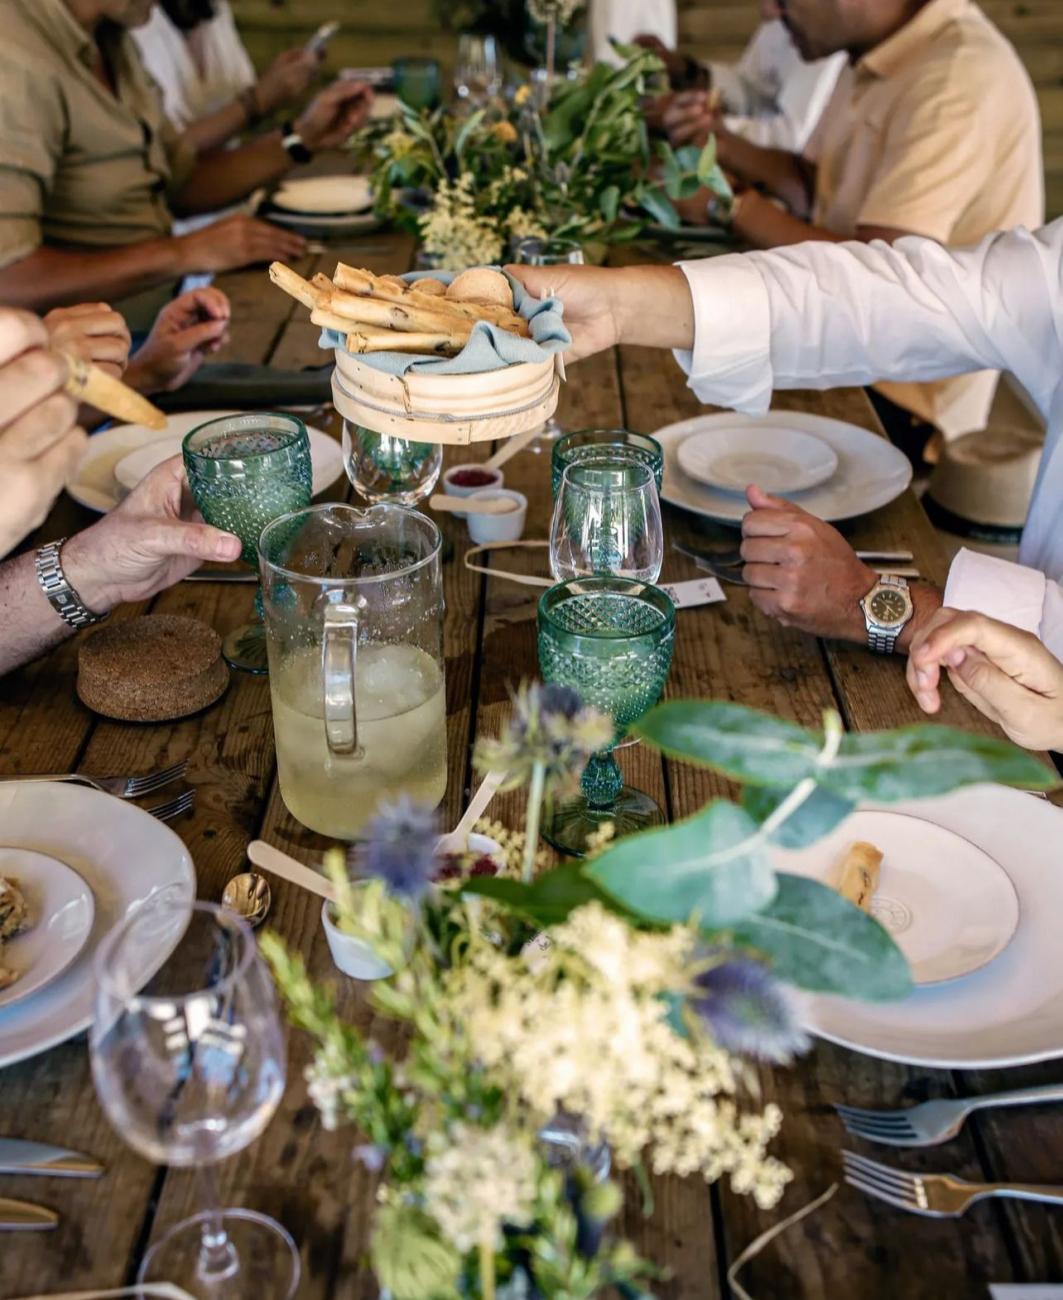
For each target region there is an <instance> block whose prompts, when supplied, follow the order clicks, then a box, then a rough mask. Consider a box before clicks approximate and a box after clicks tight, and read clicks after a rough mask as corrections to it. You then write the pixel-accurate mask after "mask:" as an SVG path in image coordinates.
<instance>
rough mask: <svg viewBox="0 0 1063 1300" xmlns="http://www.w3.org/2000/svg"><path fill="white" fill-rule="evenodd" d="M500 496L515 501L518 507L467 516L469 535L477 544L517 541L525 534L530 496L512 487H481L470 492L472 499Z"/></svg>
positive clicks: (487, 498)
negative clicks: (502, 511) (497, 512)
mask: <svg viewBox="0 0 1063 1300" xmlns="http://www.w3.org/2000/svg"><path fill="white" fill-rule="evenodd" d="M499 497H503V498H507V499H508V500H510V501H512V502H514V503H515V506H516V508H515V509H513V510H507V511H506V513H505V514H503V515H476V514H468V515H466V516H465V522H466V524H467V525H468V527H469V536H470V537H471V538H472V540H473V541H474V542H475V543H476V544H477V546H482V545H483V544H484V543H485V542H516V541H519V540H520V538H521V537H522V536H523V535H524V524H525V521H526V519H527V517H528V498H527V497H526V496H525V495H524V493H523V492H514V491H513V489H512V488H480V490H479V491H478V492H472V493H470V494H469V500H470V501H491V500H496V499H498V498H499Z"/></svg>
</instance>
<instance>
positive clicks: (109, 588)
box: [63, 456, 242, 614]
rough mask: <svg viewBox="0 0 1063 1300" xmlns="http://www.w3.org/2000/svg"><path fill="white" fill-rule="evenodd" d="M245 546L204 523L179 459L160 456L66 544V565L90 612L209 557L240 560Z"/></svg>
mask: <svg viewBox="0 0 1063 1300" xmlns="http://www.w3.org/2000/svg"><path fill="white" fill-rule="evenodd" d="M241 549H242V548H241V543H240V539H239V538H238V537H234V536H233V535H232V534H231V533H223V532H222V531H221V530H220V529H218V528H211V527H210V526H209V525H208V524H205V523H203V522H202V517H201V516H200V514H199V513H198V511H196V509H195V507H194V506H193V505H192V502H191V498H190V496H189V494H188V492H187V483H186V480H185V471H184V465H183V464H182V461H181V457H180V456H174V457H172V458H171V459H170V460H167V461H163V463H162V464H161V465H159V466H157V467H156V468H155V469H154V470H152V472H151V473H150V474H149V475H148V476H147V478H145V479H144V481H143V482H142V483H140V484H139V485H138V486H137V487H136V488H134V489H133V491H132V492H130V494H129V495H128V496H127V497H126V498H125V499H124V500H123V501H122V502H121V504H119V505H118V506H116V507H115V508H114V510H112V511H111V513H110V514H109V515H105V516H104V517H103V518H102V519H101V520H100V521H99V522H98V523H95V524H93V525H92V527H91V528H86V529H85V531H84V532H82V533H78V534H77V535H76V536H75V537H72V538H71V539H70V540H69V541H68V542H67V543H66V545H65V546H64V547H63V569H64V570H65V572H66V574H67V577H68V578H69V580H70V584H71V586H72V587H73V588H74V590H75V591H76V592H77V593H78V595H80V597H81V599H82V600H83V601H84V602H85V604H86V605H87V606H88V608H89V609H91V610H93V611H94V612H96V613H99V614H103V613H106V612H107V611H108V610H111V609H113V608H114V607H115V605H120V604H122V603H124V602H127V601H133V600H147V599H148V598H149V597H151V596H154V595H155V594H156V593H157V592H159V591H163V590H165V589H166V588H167V587H172V586H173V584H174V583H175V582H180V580H181V579H182V578H184V577H187V575H188V574H190V573H191V572H192V571H193V570H194V569H198V568H199V566H200V565H201V564H202V563H203V562H204V561H205V560H215V561H228V560H236V559H239V556H240V551H241Z"/></svg>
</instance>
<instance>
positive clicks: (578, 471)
mask: <svg viewBox="0 0 1063 1300" xmlns="http://www.w3.org/2000/svg"><path fill="white" fill-rule="evenodd" d="M663 563H664V522H663V521H662V519H661V502H660V498H659V497H658V495H657V484H656V483H655V482H654V478H653V471H652V470H651V469H650V468H649V466H648V465H642V464H637V463H631V462H628V463H624V462H621V461H615V462H610V461H596V462H594V463H592V464H585V465H570V466H569V467H568V469H566V470H565V472H564V475H563V476H562V479H561V488H560V491H559V492H558V494H557V501H556V502H555V504H554V516H553V519H552V521H551V524H550V571H551V573H552V574H553V576H554V578H555V579H556V580H557V581H558V582H564V581H565V580H566V579H568V578H580V577H588V576H590V575H591V574H597V573H604V574H613V575H615V576H617V577H621V578H635V579H638V580H639V581H641V582H656V581H657V579H658V578H659V577H660V575H661V565H662V564H663Z"/></svg>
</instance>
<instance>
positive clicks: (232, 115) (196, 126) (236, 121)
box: [182, 99, 251, 157]
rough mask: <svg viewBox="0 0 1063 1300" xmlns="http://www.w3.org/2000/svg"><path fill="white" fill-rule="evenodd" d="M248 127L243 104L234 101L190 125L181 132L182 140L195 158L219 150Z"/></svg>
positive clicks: (248, 122) (248, 123)
mask: <svg viewBox="0 0 1063 1300" xmlns="http://www.w3.org/2000/svg"><path fill="white" fill-rule="evenodd" d="M250 125H251V123H250V121H249V120H248V113H247V109H246V108H245V107H244V104H243V102H242V101H241V100H240V99H234V100H232V101H230V102H229V103H228V104H225V105H223V106H222V107H221V108H219V109H218V110H217V111H216V112H214V113H208V114H207V116H206V117H201V118H199V119H198V121H195V122H192V123H190V124H189V125H188V126H187V127H186V128H185V130H184V131H183V133H182V138H183V139H184V140H185V142H186V143H187V144H190V145H191V146H192V148H193V149H194V150H195V152H196V154H197V156H199V157H202V156H203V155H204V154H208V153H210V152H211V151H212V150H213V149H220V148H221V147H222V145H224V144H227V143H228V142H229V141H230V140H231V139H232V138H233V137H234V136H236V135H239V133H240V132H241V131H245V130H246V129H247V128H248V127H249V126H250Z"/></svg>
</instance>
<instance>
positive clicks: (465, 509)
mask: <svg viewBox="0 0 1063 1300" xmlns="http://www.w3.org/2000/svg"><path fill="white" fill-rule="evenodd" d="M428 504H429V506H431V508H432V509H433V510H443V511H447V510H449V511H451V512H452V513H453V514H459V515H508V514H512V513H513V511H514V510H519V509H520V504H519V502H517V501H514V500H513V498H512V497H452V496H447V494H446V493H444V492H437V493H435V495H434V496H432V497H430V498H429V500H428Z"/></svg>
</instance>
